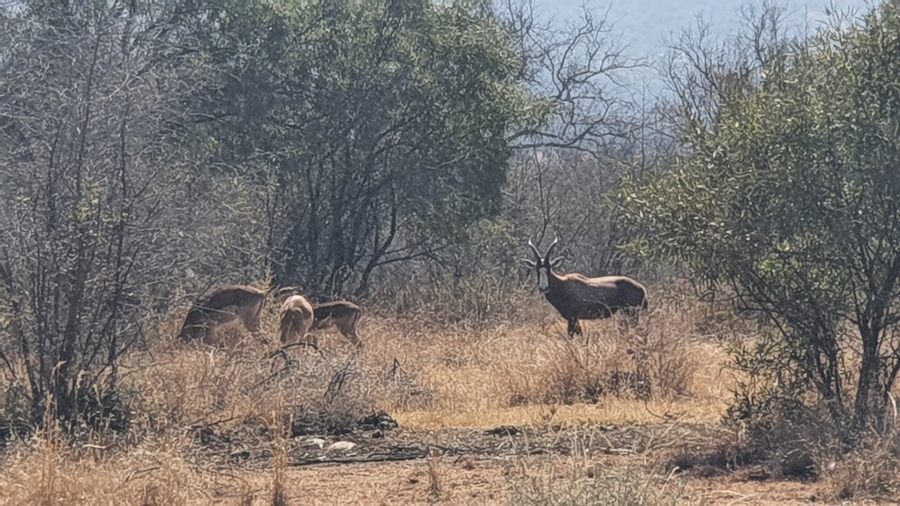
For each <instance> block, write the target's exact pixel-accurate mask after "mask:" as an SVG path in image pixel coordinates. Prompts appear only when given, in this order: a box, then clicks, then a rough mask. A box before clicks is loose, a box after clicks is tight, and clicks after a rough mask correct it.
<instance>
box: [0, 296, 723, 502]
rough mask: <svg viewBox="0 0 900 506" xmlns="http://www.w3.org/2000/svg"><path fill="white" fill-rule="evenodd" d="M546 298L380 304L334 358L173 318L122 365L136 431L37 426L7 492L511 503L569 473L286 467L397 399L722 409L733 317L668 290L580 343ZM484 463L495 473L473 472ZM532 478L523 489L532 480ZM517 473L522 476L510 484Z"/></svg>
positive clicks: (680, 413) (425, 415)
mask: <svg viewBox="0 0 900 506" xmlns="http://www.w3.org/2000/svg"><path fill="white" fill-rule="evenodd" d="M545 306H546V305H544V304H540V305H538V306H534V305H532V309H533V308H534V307H538V308H540V312H538V313H535V314H532V315H530V316H529V317H528V318H525V319H523V320H522V321H519V322H517V323H510V322H509V321H503V320H500V321H489V322H484V321H482V322H480V323H478V324H470V323H467V322H465V321H460V322H457V323H449V322H447V321H446V320H444V319H441V320H440V322H439V323H437V322H435V320H432V319H427V318H425V317H423V316H415V317H405V318H400V317H395V316H382V317H379V316H374V315H369V316H367V317H366V318H364V320H363V321H362V323H361V328H360V334H361V336H362V338H363V340H364V341H365V343H366V347H365V348H364V349H363V350H362V351H361V352H357V351H356V350H355V348H354V347H353V346H352V345H351V344H350V343H348V342H347V341H346V340H344V339H343V338H342V337H340V336H339V335H336V334H329V335H328V336H327V338H326V339H322V340H320V342H321V343H322V345H323V352H324V355H325V356H324V357H321V356H319V355H318V354H316V353H314V352H312V351H309V350H303V349H296V348H295V349H293V350H291V352H290V353H291V354H292V356H293V357H294V358H295V359H296V360H297V363H298V365H297V367H296V368H293V369H289V370H287V369H284V362H283V361H282V360H281V359H274V360H270V359H268V358H267V356H268V354H269V352H271V351H272V349H274V348H273V345H269V344H266V343H259V342H253V341H252V340H251V339H248V340H247V341H245V342H239V343H237V344H235V345H234V346H233V347H231V348H230V349H224V350H222V349H211V348H206V347H203V346H186V345H183V344H181V343H177V342H174V341H173V339H172V336H173V335H174V333H175V331H176V330H177V325H178V323H180V322H178V321H177V320H178V318H177V316H175V315H173V316H172V317H170V318H169V319H168V320H166V321H165V322H164V323H163V322H161V324H160V326H159V327H158V329H159V336H158V337H156V338H152V339H150V340H149V341H148V343H147V344H146V345H145V346H144V347H143V348H141V349H139V350H135V351H134V352H132V353H131V354H130V355H128V356H127V357H126V359H125V360H124V361H123V363H122V367H121V371H122V379H121V385H122V386H123V387H124V388H125V389H126V390H127V391H128V392H131V395H130V396H128V399H129V400H128V402H129V407H130V409H131V410H132V411H133V425H132V427H131V429H130V430H129V431H128V432H127V433H125V434H91V435H89V436H88V437H86V438H82V439H79V440H78V441H76V442H72V441H68V442H64V441H63V440H62V439H61V438H59V437H58V436H56V435H53V434H38V435H37V436H35V437H34V438H32V439H29V440H27V441H18V442H13V443H11V444H10V446H9V447H8V448H7V450H6V451H5V452H4V453H3V454H2V463H0V466H2V471H0V503H7V504H208V503H211V502H216V503H223V504H316V503H329V502H334V500H335V498H336V497H343V498H345V499H347V500H346V501H344V500H342V501H341V502H362V503H375V504H377V503H380V502H384V501H387V502H394V501H399V502H404V503H419V502H421V503H426V502H430V501H441V502H445V503H455V502H461V503H471V502H477V503H496V502H500V503H503V502H506V501H507V500H510V499H509V498H510V495H509V494H512V496H513V497H514V498H521V499H523V500H526V499H527V500H528V501H531V500H532V499H534V498H538V499H539V498H540V497H545V496H546V495H547V494H555V493H556V492H555V491H557V490H558V487H559V486H561V485H559V484H557V483H556V481H553V482H552V483H551V481H546V480H544V481H542V480H543V478H541V476H543V474H542V473H544V471H547V470H548V469H550V468H548V467H542V466H554V465H557V464H560V462H556V461H553V460H549V461H546V462H544V463H541V462H535V463H533V464H529V466H533V467H525V468H522V469H523V470H522V472H523V473H524V474H518V475H517V474H516V473H515V472H513V473H512V474H510V471H509V469H508V468H505V467H503V466H499V467H498V465H494V464H491V465H489V466H486V467H485V465H483V464H481V463H474V464H473V463H472V462H468V463H466V462H460V461H458V460H457V461H453V460H451V459H448V458H447V457H439V456H437V455H434V456H432V457H431V458H430V459H428V460H426V461H424V462H422V461H420V462H419V463H411V464H390V465H385V467H384V469H395V470H398V471H397V473H398V474H390V473H388V474H387V475H383V473H379V472H378V471H377V470H370V469H369V468H368V467H365V466H359V467H352V469H355V471H350V470H348V471H343V472H338V471H335V472H334V473H331V472H330V471H329V472H327V473H326V472H325V471H321V472H320V473H319V474H317V472H316V471H313V470H305V469H293V468H291V467H290V466H289V465H288V458H289V456H288V452H287V450H286V446H287V440H288V438H289V434H290V432H292V431H293V432H294V433H295V434H296V433H297V430H298V424H307V425H309V426H314V427H316V428H318V429H319V430H324V431H329V432H336V431H339V430H340V429H341V427H342V426H346V425H348V424H352V423H355V422H356V421H358V420H359V418H360V417H362V416H364V415H366V414H368V413H370V412H372V411H373V410H385V411H387V412H388V413H390V414H391V415H392V416H393V417H394V418H396V419H397V420H398V421H399V422H400V424H401V426H402V427H405V428H409V429H415V428H418V429H433V428H438V427H495V426H500V425H518V426H521V425H537V426H551V425H552V426H555V425H577V424H582V423H594V424H598V423H599V424H610V425H616V424H625V423H638V424H639V423H649V422H652V423H657V424H658V423H663V422H667V421H678V422H699V423H714V422H717V421H718V420H719V419H720V418H721V416H722V414H723V413H724V410H725V407H726V402H727V401H728V399H729V396H728V389H729V387H730V386H731V385H732V384H733V378H732V377H731V373H730V372H729V371H728V370H727V369H724V368H723V364H724V362H725V360H726V355H725V353H724V351H723V350H722V347H721V346H720V345H719V344H718V340H721V339H727V338H730V337H729V336H730V333H732V332H733V326H732V325H730V324H729V323H727V322H714V321H713V322H711V321H710V318H709V315H708V314H707V313H706V312H705V311H706V310H705V309H704V307H703V306H701V305H698V304H693V305H690V304H685V303H684V302H683V301H681V302H678V303H676V302H668V301H665V300H659V301H658V302H656V303H655V304H654V307H655V308H656V309H655V310H654V312H653V313H652V314H651V315H649V317H648V318H646V319H644V321H642V323H641V324H640V325H639V326H637V327H635V328H631V329H623V330H620V329H619V327H618V325H617V323H616V322H615V321H613V320H607V321H599V322H586V324H585V325H584V327H585V336H584V337H583V338H577V339H575V340H572V341H569V340H568V339H567V338H566V337H565V324H564V323H563V322H562V321H561V319H560V318H559V317H558V316H557V315H555V314H554V313H553V312H552V308H549V307H545ZM274 318H275V316H274V314H273V313H272V309H271V308H270V311H269V313H267V315H266V317H265V319H264V323H263V325H264V328H267V329H275V328H277V325H275V324H274ZM273 332H274V331H273ZM273 335H274V334H273ZM200 427H214V428H215V429H216V430H222V431H228V430H233V431H238V430H251V429H252V430H254V431H257V432H259V431H262V432H264V433H265V434H269V436H266V437H269V438H270V440H271V442H272V444H271V445H270V446H268V447H267V448H271V450H266V451H271V458H270V459H269V460H267V461H266V462H268V464H266V466H267V467H266V468H262V469H260V468H252V467H251V468H233V467H229V465H223V464H222V463H216V462H210V461H209V460H208V458H207V457H206V456H205V454H203V452H202V451H201V449H200V447H199V446H198V437H199V436H198V428H200ZM248 427H249V429H248ZM562 463H563V464H564V466H563V467H565V468H566V469H567V470H568V471H566V472H567V473H568V474H567V475H566V476H567V477H566V478H565V480H568V482H569V483H570V484H572V485H573V486H576V485H577V487H581V488H579V490H582V491H583V492H584V494H585V495H584V497H587V498H608V497H613V496H609V495H597V494H601V493H602V494H607V492H608V491H612V492H609V493H615V494H620V495H621V496H622V497H625V496H626V495H629V494H630V495H634V494H636V493H637V492H640V493H637V496H636V497H641V498H647V500H650V499H654V498H656V499H660V500H668V498H670V497H678V496H677V494H674V492H675V488H672V487H671V486H670V485H668V484H666V483H667V482H660V481H659V479H660V478H659V477H658V476H651V475H645V472H644V471H641V470H637V469H635V470H629V471H627V472H625V471H622V472H620V471H615V472H612V471H611V472H610V473H606V474H604V475H603V477H601V476H599V475H597V476H594V477H590V476H587V474H584V473H588V472H593V471H589V467H583V466H582V467H581V468H579V467H578V466H577V465H576V464H577V462H575V461H571V462H569V461H565V460H564V461H562ZM523 465H524V464H523ZM520 468H521V466H520ZM348 469H349V468H348ZM472 469H481V471H483V472H484V473H487V474H484V475H483V476H482V477H478V478H476V475H478V472H477V471H473V470H472ZM399 470H403V471H402V472H401V471H399ZM632 471H633V472H632ZM321 473H325V475H327V476H333V477H334V480H335V481H334V483H333V486H335V487H336V489H335V490H332V491H331V492H329V491H328V490H323V489H322V488H321V487H323V486H324V485H322V482H319V481H316V483H317V484H316V485H315V486H312V485H310V483H311V482H310V481H309V480H310V479H312V478H311V477H313V476H322V474H321ZM335 473H336V474H335ZM354 473H362V475H365V476H367V478H365V479H367V480H370V482H371V483H378V484H379V485H378V486H377V487H376V489H372V490H363V489H364V488H365V487H363V488H362V489H360V490H355V489H354V491H352V492H351V491H350V490H346V488H347V487H346V483H347V482H346V481H345V482H343V483H344V486H343V490H342V489H341V486H340V485H337V483H341V480H347V479H349V478H347V476H351V475H354ZM623 473H624V474H623ZM345 475H346V476H345ZM479 476H481V475H479ZM516 476H519V478H517V477H516ZM526 476H527V477H528V478H527V480H530V481H527V483H529V484H528V485H527V486H526V485H523V483H526V482H525V481H521V479H520V478H522V479H524V478H523V477H526ZM304 477H305V478H304ZM298 480H301V481H298ZM302 480H307V481H302ZM391 480H394V481H391ZM585 480H587V481H585ZM598 480H599V481H598ZM610 480H611V481H610ZM326 481H327V480H326ZM328 483H331V482H328ZM479 483H480V485H479ZM507 483H518V484H519V485H516V486H515V487H513V488H511V489H507V488H506V486H505V485H503V484H507ZM467 487H468V488H467ZM472 487H474V488H472ZM517 487H518V488H517ZM577 487H576V488H577ZM635 487H637V488H635ZM641 487H644V488H641ZM660 487H662V488H660ZM573 490H574V489H573ZM604 490H605V491H604ZM636 491H637V492H636ZM573 493H574V492H573ZM579 493H580V492H579ZM329 494H330V495H329ZM335 494H344V495H335ZM641 494H643V495H641ZM673 494H674V495H673ZM328 497H331V498H332V499H331V501H329V500H328ZM398 498H399V499H398ZM514 502H516V499H514ZM538 502H540V501H538ZM569 503H570V504H571V503H578V501H575V502H569ZM628 504H640V502H637V503H635V502H631V503H628Z"/></svg>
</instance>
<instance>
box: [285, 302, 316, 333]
mask: <svg viewBox="0 0 900 506" xmlns="http://www.w3.org/2000/svg"><path fill="white" fill-rule="evenodd" d="M280 314H281V318H280V320H281V325H280V330H281V344H288V342H290V341H294V340H301V339H303V337H304V336H306V334H307V333H308V332H309V329H310V328H311V327H312V324H313V318H314V316H313V307H312V304H310V303H309V301H308V300H306V297H304V296H302V295H291V296H290V297H288V298H287V299H285V301H284V302H283V303H282V304H281V311H280Z"/></svg>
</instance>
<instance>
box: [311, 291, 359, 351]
mask: <svg viewBox="0 0 900 506" xmlns="http://www.w3.org/2000/svg"><path fill="white" fill-rule="evenodd" d="M313 314H314V315H315V320H314V321H313V324H312V327H311V328H310V331H313V330H326V329H330V328H332V327H337V329H338V330H340V332H341V334H343V335H344V337H346V338H347V339H349V340H350V341H351V342H352V343H353V344H355V345H356V346H357V347H359V348H362V346H363V343H362V341H360V339H359V335H358V334H357V333H356V324H357V323H359V318H360V317H361V316H362V309H360V307H359V306H357V305H356V304H354V303H352V302H347V301H345V300H336V301H333V302H323V303H321V304H315V305H314V306H313Z"/></svg>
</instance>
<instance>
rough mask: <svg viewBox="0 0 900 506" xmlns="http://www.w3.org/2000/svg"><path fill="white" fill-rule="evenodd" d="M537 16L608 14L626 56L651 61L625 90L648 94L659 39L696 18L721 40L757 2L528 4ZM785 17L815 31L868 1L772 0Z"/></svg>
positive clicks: (564, 0)
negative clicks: (830, 14) (584, 11)
mask: <svg viewBox="0 0 900 506" xmlns="http://www.w3.org/2000/svg"><path fill="white" fill-rule="evenodd" d="M533 1H534V4H535V7H536V10H537V14H538V16H540V17H542V18H544V19H548V18H549V19H553V20H555V21H556V22H558V23H560V22H565V21H567V20H568V21H573V20H575V19H577V17H578V15H579V14H580V13H581V6H582V5H586V6H587V7H588V8H589V9H590V10H591V11H592V12H595V13H597V14H600V15H602V14H603V13H604V12H607V9H608V15H607V20H608V21H610V22H612V23H613V25H614V28H613V34H614V36H615V37H617V38H618V39H619V40H620V41H621V44H622V45H626V46H627V48H626V54H628V55H629V56H631V57H634V58H641V59H643V60H644V61H645V62H648V63H651V67H645V68H641V69H637V70H635V71H634V72H632V73H630V74H628V75H620V76H619V77H620V78H621V79H623V81H624V82H629V81H630V82H632V83H633V84H632V85H630V86H628V88H629V89H630V90H631V91H632V92H633V91H635V89H636V88H635V85H637V86H640V85H639V84H637V83H643V84H644V85H646V87H647V88H646V89H647V90H648V91H651V92H652V91H653V90H658V89H659V87H660V86H661V82H660V80H659V77H660V76H659V73H658V71H657V70H656V68H657V67H655V66H652V64H653V63H654V62H655V61H660V60H661V59H662V57H663V55H664V54H665V52H666V51H667V50H666V47H665V43H664V39H665V38H666V37H667V36H670V35H671V34H673V33H674V34H678V33H680V32H681V31H682V30H683V29H685V28H687V27H690V26H696V24H697V17H698V16H701V17H702V18H703V19H704V20H705V21H708V22H709V23H710V27H711V29H712V30H713V33H714V34H715V35H716V36H726V35H728V34H729V33H733V32H735V31H737V30H738V29H739V28H740V26H739V24H740V22H741V17H740V8H741V6H742V5H747V4H750V5H755V6H757V7H758V6H759V5H760V4H761V0H625V1H623V0H612V1H609V0H533ZM774 1H775V3H776V5H781V6H784V7H785V8H786V9H787V10H788V12H789V13H790V20H791V22H792V23H794V24H797V25H801V26H806V27H808V28H809V29H810V31H814V30H815V29H816V28H817V27H819V26H821V25H822V23H823V21H824V20H825V19H826V18H827V15H826V13H825V10H826V8H831V9H833V10H835V11H838V12H845V11H848V10H855V13H856V14H857V15H858V14H862V13H865V12H867V11H868V10H869V9H870V8H871V6H872V5H878V4H879V3H880V2H878V1H874V3H873V0H774Z"/></svg>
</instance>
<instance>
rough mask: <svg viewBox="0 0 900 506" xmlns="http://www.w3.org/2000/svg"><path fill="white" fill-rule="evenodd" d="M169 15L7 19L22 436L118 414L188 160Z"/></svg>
mask: <svg viewBox="0 0 900 506" xmlns="http://www.w3.org/2000/svg"><path fill="white" fill-rule="evenodd" d="M174 5H175V4H174V3H169V4H167V6H166V7H165V8H164V7H163V6H162V5H153V6H151V5H149V4H148V3H147V2H138V1H132V2H128V3H122V2H101V3H97V2H58V3H57V2H25V3H24V5H19V6H15V7H9V9H10V10H8V11H4V12H3V13H2V15H3V18H2V19H3V21H2V25H0V48H2V49H0V202H2V206H0V236H2V237H3V241H2V243H0V318H2V327H0V359H2V365H3V367H4V368H5V369H6V377H7V378H8V379H11V384H12V386H11V387H9V388H10V392H8V394H9V393H11V392H18V393H19V394H21V395H19V396H18V397H19V398H20V399H24V400H25V401H26V406H24V407H26V408H28V410H27V411H28V413H29V414H27V415H26V416H25V418H26V420H22V421H24V422H31V423H36V424H40V423H42V422H43V421H44V420H45V419H50V418H56V419H59V420H62V421H64V422H66V423H67V424H68V426H69V427H72V426H73V425H74V424H76V423H78V422H79V421H81V420H87V421H91V422H95V421H97V420H98V418H97V415H102V414H104V411H108V410H109V408H111V407H112V404H111V403H113V402H114V401H115V392H116V381H117V370H116V363H117V359H118V358H119V356H120V355H121V354H122V353H123V351H124V350H126V349H127V348H128V347H129V346H130V345H131V344H132V343H133V342H134V340H135V338H136V336H137V335H138V332H139V329H138V325H139V320H138V318H137V302H138V300H137V298H136V297H135V294H139V293H140V289H139V287H140V285H141V284H142V283H146V282H149V281H150V278H151V277H152V276H151V273H152V272H153V269H158V268H159V266H158V265H156V266H154V264H153V262H155V261H156V260H155V259H154V257H152V256H151V255H153V254H154V253H155V252H154V249H155V247H158V245H159V238H160V237H161V236H163V235H164V234H165V231H163V230H160V229H159V228H157V220H158V218H159V217H160V215H161V214H162V208H163V207H164V206H163V200H162V197H161V196H162V195H164V190H165V185H164V182H165V170H166V168H167V166H169V165H170V164H171V162H172V159H173V157H174V156H175V155H174V154H175V153H177V151H178V150H177V149H173V148H174V147H175V145H174V144H172V143H167V142H165V141H166V139H165V137H166V132H167V129H168V127H169V125H170V124H171V122H172V120H174V119H175V118H177V117H178V115H179V114H181V113H180V112H179V111H180V110H181V109H180V108H179V107H177V101H178V100H179V98H180V97H182V96H183V95H184V93H185V92H186V88H187V87H188V85H189V83H190V79H187V77H185V76H187V75H188V74H189V73H186V72H187V71H186V70H185V68H186V67H185V66H184V65H182V63H184V62H182V61H181V59H180V58H179V57H178V56H177V54H176V53H175V52H173V51H169V49H168V48H167V45H166V44H165V42H164V41H165V40H166V39H167V38H169V37H170V36H171V34H170V31H169V28H171V26H170V25H168V24H167V21H171V20H172V19H173V18H172V16H173V13H174V11H170V10H167V9H169V8H174V7H173V6H174ZM151 7H152V8H151ZM151 13H152V14H151ZM182 73H185V74H182ZM6 398H7V401H8V402H10V401H11V400H12V399H14V398H16V396H14V395H7V397H6ZM48 409H49V411H48ZM106 414H109V413H106ZM45 417H48V418H45ZM27 418H30V420H28V419H27ZM119 421H121V420H119ZM111 422H112V423H116V422H117V420H115V419H113V420H111Z"/></svg>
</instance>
